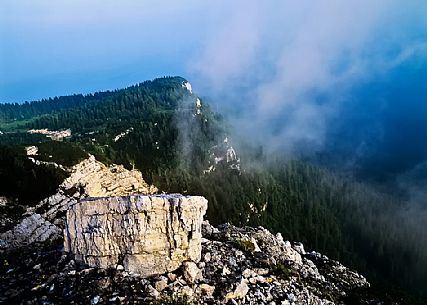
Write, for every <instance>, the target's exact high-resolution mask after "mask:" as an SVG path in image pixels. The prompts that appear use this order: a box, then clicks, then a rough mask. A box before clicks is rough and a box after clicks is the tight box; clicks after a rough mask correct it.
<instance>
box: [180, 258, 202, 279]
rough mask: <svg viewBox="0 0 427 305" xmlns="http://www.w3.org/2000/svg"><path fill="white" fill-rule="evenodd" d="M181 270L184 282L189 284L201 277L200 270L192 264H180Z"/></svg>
mask: <svg viewBox="0 0 427 305" xmlns="http://www.w3.org/2000/svg"><path fill="white" fill-rule="evenodd" d="M182 270H183V273H184V278H185V280H186V281H187V282H189V283H194V282H195V281H196V280H198V279H200V278H201V276H202V274H201V270H200V269H199V268H198V267H197V265H196V264H195V263H193V262H184V263H183V264H182Z"/></svg>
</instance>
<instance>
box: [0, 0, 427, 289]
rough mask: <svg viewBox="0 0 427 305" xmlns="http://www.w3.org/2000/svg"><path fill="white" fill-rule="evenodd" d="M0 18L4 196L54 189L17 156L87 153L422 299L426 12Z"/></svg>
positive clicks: (56, 9) (420, 1) (203, 10)
mask: <svg viewBox="0 0 427 305" xmlns="http://www.w3.org/2000/svg"><path fill="white" fill-rule="evenodd" d="M36 2H37V3H36ZM1 6H4V9H0V102H1V105H0V148H1V151H0V152H1V154H0V161H1V165H2V168H3V169H4V170H3V171H1V170H0V176H1V175H3V176H1V177H2V179H4V180H7V183H5V184H4V185H3V186H2V187H3V188H2V189H1V191H2V192H3V193H4V194H0V195H1V196H3V195H5V194H6V195H5V196H7V197H9V196H10V197H13V198H15V199H16V200H15V199H14V200H15V201H14V202H19V201H20V200H21V201H23V202H25V203H26V204H28V205H29V206H33V205H34V204H35V202H36V201H39V200H41V199H42V198H44V196H45V195H47V194H48V195H51V193H52V192H54V191H55V190H56V188H57V187H58V185H59V184H60V181H61V179H64V177H65V176H64V175H65V173H64V172H62V171H57V170H52V169H44V168H43V169H41V168H38V167H36V166H35V165H34V164H32V163H31V162H30V161H28V159H27V158H26V155H25V152H24V147H25V146H26V145H36V144H37V145H38V146H39V149H40V151H41V152H43V154H44V155H43V154H42V155H41V156H39V157H40V158H47V157H46V156H51V155H53V158H58V160H61V161H64V160H66V162H68V163H69V164H74V163H76V162H77V160H78V161H80V160H82V159H83V158H84V156H87V154H93V155H94V156H96V158H97V159H99V160H100V161H102V162H104V163H105V164H112V163H117V164H123V165H124V166H125V167H126V168H128V169H132V168H137V169H138V170H140V171H141V172H142V173H143V175H144V179H146V180H147V181H148V182H149V183H153V184H154V185H156V186H157V187H159V189H160V190H161V191H164V192H181V193H185V194H190V195H203V196H205V197H206V198H207V199H208V200H209V209H208V212H207V216H208V218H209V219H210V220H211V221H212V223H215V224H220V223H223V222H232V223H234V224H237V225H253V226H258V225H262V226H266V227H268V228H269V229H271V230H272V231H274V232H282V234H284V235H285V236H287V238H289V239H292V240H299V241H303V242H304V244H306V245H307V247H309V248H310V249H313V250H316V249H319V250H320V251H324V252H325V253H326V254H328V255H330V256H331V257H332V258H335V259H339V260H340V261H341V260H342V261H343V262H345V263H346V264H349V265H350V266H351V267H353V268H358V269H359V270H361V271H363V272H366V273H367V277H368V279H369V280H372V281H373V282H374V283H376V284H378V283H380V285H382V284H384V286H385V288H384V289H385V290H386V291H392V290H393V288H391V287H394V285H396V286H398V287H399V289H400V288H402V287H403V289H404V290H405V291H407V292H408V291H409V293H413V294H415V295H417V296H421V297H427V296H426V295H425V294H426V291H427V287H426V283H427V230H426V224H427V18H426V16H427V5H426V4H425V1H424V0H414V1H410V3H408V1H407V2H406V3H405V2H404V1H398V0H391V1H390V0H379V1H375V3H373V2H372V1H368V0H350V1H345V2H343V1H337V0H327V1H323V2H319V3H313V1H308V0H304V1H299V2H298V3H294V2H292V1H281V2H280V3H277V2H275V1H264V2H263V3H261V2H259V1H251V0H250V1H243V0H238V1H233V2H232V3H229V2H227V1H223V0H220V1H215V2H214V3H211V2H206V3H200V2H198V1H185V2H179V3H178V2H177V3H170V4H168V5H164V4H161V3H158V2H157V1H154V0H147V1H141V3H137V4H136V3H134V2H133V1H121V3H120V4H119V3H114V2H113V1H91V2H90V3H87V2H86V1H80V0H79V1H73V2H70V1H64V2H63V3H55V4H53V3H51V2H50V1H48V0H41V1H35V2H34V3H28V4H27V5H19V4H14V3H12V2H7V3H5V4H1V5H0V7H1ZM100 7H102V9H101V10H100ZM94 12H98V13H96V14H95V13H94ZM172 75H176V76H172ZM158 77H159V78H158ZM149 79H153V80H152V81H146V80H149ZM187 82H190V83H191V84H192V90H188V88H187V87H186V85H185V84H187ZM43 128H48V129H49V130H65V129H68V128H70V129H71V130H72V134H73V136H72V137H71V138H70V139H67V140H65V141H64V142H61V143H56V142H55V144H52V143H51V142H52V141H50V140H48V139H47V138H46V137H44V136H42V135H40V134H29V133H28V130H30V129H43ZM129 130H131V131H129ZM125 131H126V132H128V133H126V136H124V137H123V138H122V139H121V140H120V141H119V142H117V141H113V140H112V139H114V137H116V136H117V135H118V134H120V133H122V132H125ZM159 143H160V144H159ZM231 145H232V147H233V152H234V154H233V158H232V161H231V162H232V164H231V165H230V164H228V163H227V164H222V163H218V164H219V165H217V163H216V161H215V157H217V156H216V155H215V154H216V153H217V154H221V153H222V154H224V152H227V150H228V149H230V147H231ZM234 149H235V151H234ZM55 154H58V156H55ZM212 156H213V157H212ZM51 157H52V156H51ZM51 157H49V158H51ZM222 158H223V159H224V157H223V156H222ZM226 159H227V158H226ZM43 160H44V159H43ZM46 160H50V159H46ZM221 160H222V159H221ZM237 160H238V162H237ZM227 162H228V161H227ZM233 162H234V163H233ZM68 163H67V164H68ZM212 164H214V165H215V166H216V167H212ZM212 168H215V170H212ZM0 169H1V168H0ZM6 169H7V170H6ZM7 173H13V174H11V175H10V177H9V176H8V174H7ZM25 173H32V174H31V175H32V176H31V175H30V176H29V177H26V176H25ZM41 176H45V177H46V179H45V184H43V186H42V187H40V188H38V189H37V188H35V187H34V185H35V181H37V179H38V178H39V177H41ZM9 178H10V179H9ZM23 190H28V192H26V193H25V196H23V195H22V193H23ZM249 202H250V203H251V204H252V203H253V206H254V207H255V210H256V211H257V212H259V211H261V210H263V212H259V213H251V212H248V211H249V208H248V203H249ZM267 203H268V205H267ZM264 204H265V206H264ZM251 207H252V205H251ZM21 209H23V207H22V206H19V207H14V208H13V213H15V212H16V211H19V212H22V211H21ZM264 212H265V213H264ZM245 213H246V214H245Z"/></svg>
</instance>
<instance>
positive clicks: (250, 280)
mask: <svg viewBox="0 0 427 305" xmlns="http://www.w3.org/2000/svg"><path fill="white" fill-rule="evenodd" d="M249 283H251V284H252V285H255V284H256V277H251V278H250V279H249Z"/></svg>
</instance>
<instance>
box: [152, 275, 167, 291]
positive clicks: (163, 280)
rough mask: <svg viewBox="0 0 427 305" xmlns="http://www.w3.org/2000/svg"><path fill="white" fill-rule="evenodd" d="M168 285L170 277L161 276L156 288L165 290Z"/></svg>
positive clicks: (155, 285)
mask: <svg viewBox="0 0 427 305" xmlns="http://www.w3.org/2000/svg"><path fill="white" fill-rule="evenodd" d="M166 287H168V279H167V278H166V277H164V276H162V277H161V279H160V280H158V281H157V282H156V283H155V284H154V288H156V290H157V291H159V292H160V291H162V290H164V289H165V288H166Z"/></svg>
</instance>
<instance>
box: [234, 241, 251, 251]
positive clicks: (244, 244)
mask: <svg viewBox="0 0 427 305" xmlns="http://www.w3.org/2000/svg"><path fill="white" fill-rule="evenodd" d="M232 242H233V244H234V246H235V247H236V248H238V249H240V250H242V251H244V252H254V251H255V245H254V243H253V242H251V241H250V240H247V239H243V238H236V239H233V240H232Z"/></svg>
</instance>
